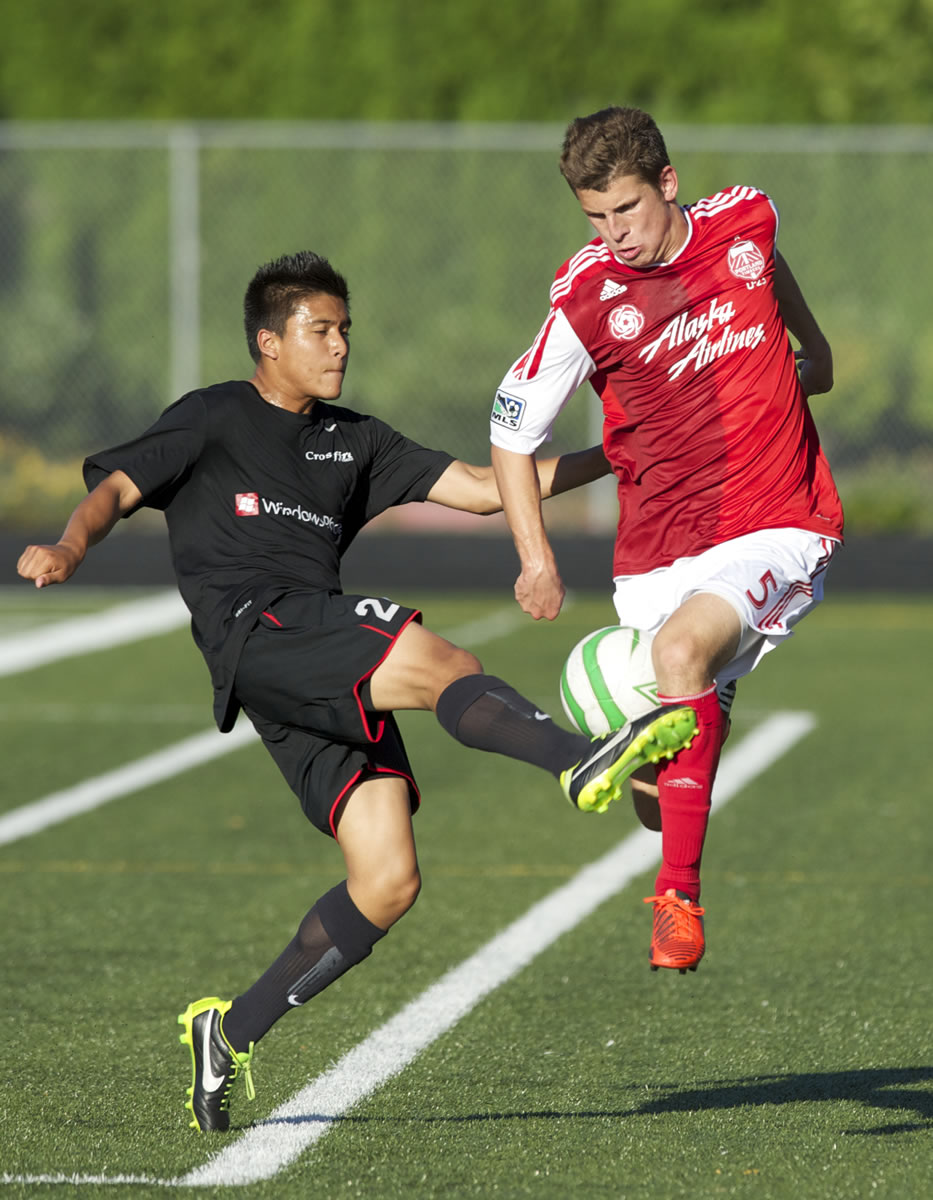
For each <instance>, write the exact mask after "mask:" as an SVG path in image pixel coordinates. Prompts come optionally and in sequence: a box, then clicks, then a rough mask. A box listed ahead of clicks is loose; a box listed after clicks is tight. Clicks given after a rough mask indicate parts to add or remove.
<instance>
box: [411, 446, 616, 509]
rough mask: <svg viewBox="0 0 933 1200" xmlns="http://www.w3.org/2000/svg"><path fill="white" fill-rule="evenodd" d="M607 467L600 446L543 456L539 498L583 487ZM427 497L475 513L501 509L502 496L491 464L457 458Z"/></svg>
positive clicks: (608, 467)
mask: <svg viewBox="0 0 933 1200" xmlns="http://www.w3.org/2000/svg"><path fill="white" fill-rule="evenodd" d="M610 469H611V468H610V466H609V464H608V462H607V461H606V459H605V456H604V455H603V450H602V446H590V447H589V448H588V449H586V450H577V451H574V452H573V453H571V454H562V455H560V456H559V457H555V458H545V459H543V460H542V461H541V462H539V463H537V470H538V479H539V491H540V497H541V499H547V498H548V497H549V496H559V495H560V494H561V493H562V492H569V491H570V490H571V489H572V488H578V487H583V486H584V484H587V483H592V482H593V480H594V479H599V478H601V477H602V476H603V475H607V474H608V473H609V471H610ZM427 498H428V500H431V501H433V502H434V503H435V504H443V505H445V507H447V508H458V509H460V510H461V511H463V512H472V513H477V514H478V515H479V516H489V515H491V514H492V513H498V512H502V498H501V496H500V495H499V488H498V484H497V482H496V476H495V472H494V470H493V468H492V466H485V467H477V466H474V465H473V464H472V463H465V462H461V461H460V460H459V459H458V460H456V461H455V462H452V463H451V464H450V466H449V467H448V468H447V470H446V471H445V472H444V474H443V475H442V476H441V477H440V479H438V481H437V482H436V483H435V484H434V486H433V487H432V488H431V490H430V492H428V496H427Z"/></svg>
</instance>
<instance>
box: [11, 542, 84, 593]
mask: <svg viewBox="0 0 933 1200" xmlns="http://www.w3.org/2000/svg"><path fill="white" fill-rule="evenodd" d="M80 563H81V556H80V555H79V554H78V552H77V550H74V549H72V548H71V547H70V546H65V545H62V544H61V543H59V544H58V545H56V546H27V547H26V549H25V550H24V551H23V553H22V554H21V555H20V557H19V562H18V563H17V564H16V570H17V571H18V572H19V574H20V575H21V576H22V577H23V579H33V580H35V584H36V587H37V588H41V587H48V586H49V584H51V583H64V582H65V580H66V579H70V578H71V576H72V575H73V574H74V573H75V571H76V570H77V568H78V566H79V565H80Z"/></svg>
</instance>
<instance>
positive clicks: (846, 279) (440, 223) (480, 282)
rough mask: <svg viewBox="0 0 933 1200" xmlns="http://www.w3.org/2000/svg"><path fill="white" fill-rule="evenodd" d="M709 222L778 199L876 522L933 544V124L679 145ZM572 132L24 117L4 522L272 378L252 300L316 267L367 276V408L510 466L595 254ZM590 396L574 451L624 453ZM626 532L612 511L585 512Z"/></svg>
mask: <svg viewBox="0 0 933 1200" xmlns="http://www.w3.org/2000/svg"><path fill="white" fill-rule="evenodd" d="M665 132H666V135H667V141H668V148H669V150H670V152H671V156H672V159H673V161H674V162H675V165H676V166H677V168H678V173H679V175H680V181H681V190H680V198H681V200H683V201H689V200H692V199H695V198H698V197H700V196H704V195H708V194H710V193H711V192H714V191H717V190H719V189H720V188H723V187H727V186H730V185H731V184H733V183H750V184H754V185H755V186H757V187H760V188H763V189H764V190H765V191H767V192H769V193H770V194H771V195H772V197H773V198H774V199H775V201H776V203H777V205H778V208H779V210H780V213H781V231H780V245H781V249H782V251H783V253H784V255H785V257H786V258H787V259H788V261H789V262H790V264H791V266H792V268H793V270H794V271H795V273H796V275H797V277H798V279H799V281H800V283H801V285H802V287H803V290H804V293H805V295H806V296H807V298H808V300H809V302H810V304H811V307H812V308H813V310H814V312H815V313H816V315H817V317H818V319H819V320H820V322H821V324H822V325H823V327H824V329H825V330H826V332H827V334H828V336H829V338H830V341H831V343H832V344H833V347H834V350H835V356H836V387H835V390H834V391H833V392H832V393H831V394H830V395H829V396H826V397H818V398H815V399H814V401H813V407H814V412H815V416H816V419H817V424H818V426H819V428H820V431H821V434H822V438H823V441H824V445H825V447H826V450H827V453H828V455H829V457H830V460H831V462H832V464H833V467H834V469H835V472H836V475H837V478H838V480H839V482H840V485H841V488H842V491H843V496H844V500H845V502H846V507H847V511H848V516H849V523H850V528H852V529H858V530H860V531H864V532H876V531H878V530H886V529H891V530H912V531H919V532H924V533H929V532H931V531H933V503H931V501H933V340H931V339H930V337H929V336H928V321H929V313H930V310H931V305H930V299H931V296H930V293H931V282H930V281H931V279H933V241H931V239H930V238H929V237H927V236H926V233H925V230H926V225H927V219H926V211H925V210H926V201H927V196H928V194H929V191H930V188H931V185H933V130H930V129H926V128H919V127H893V128H883V127H872V128H851V127H849V128H787V127H762V128H750V127H733V128H725V127H715V128H708V127H678V128H669V129H667V130H666V131H665ZM562 134H563V129H562V127H560V126H556V125H503V124H489V125H470V124H457V125H446V124H433V123H403V124H391V123H386V124H362V123H354V122H342V123H341V122H337V123H307V124H306V123H295V124H276V123H271V124H270V123H245V124H244V123H229V124H227V123H214V124H183V125H178V124H169V123H166V124H159V123H135V122H117V123H109V122H108V123H100V124H96V123H94V124H88V123H81V122H75V123H64V124H58V123H55V124H46V123H7V124H2V123H0V312H2V321H3V327H4V330H5V333H6V343H7V362H6V371H5V373H4V378H3V381H2V383H0V466H2V472H0V526H2V527H3V528H5V529H7V530H20V529H22V530H36V529H43V530H45V529H54V528H56V527H57V526H58V525H59V524H60V523H61V521H62V520H63V518H64V517H65V516H66V515H67V513H68V511H70V508H71V506H72V505H73V503H74V502H75V501H76V500H77V499H78V498H79V497H80V495H82V494H83V490H82V488H81V483H80V474H79V471H78V465H79V464H80V461H81V459H82V458H83V456H84V455H85V454H86V453H88V452H89V451H91V450H93V449H97V448H100V447H102V446H104V445H111V444H114V443H116V442H119V441H121V440H123V439H125V438H128V437H130V436H132V435H133V434H135V433H136V432H138V431H139V430H140V429H142V428H143V427H144V426H145V425H146V424H148V423H149V422H150V421H151V420H152V419H153V418H154V417H155V416H156V415H157V414H158V413H159V412H160V411H161V409H162V408H163V407H164V406H165V405H166V404H168V403H170V402H171V401H172V400H174V399H176V398H177V397H178V396H179V395H181V394H182V393H183V392H184V391H186V390H187V389H189V388H191V387H195V386H197V385H199V384H206V383H212V382H216V381H218V380H221V379H228V378H244V377H247V376H248V375H249V374H250V373H251V371H252V364H251V362H250V360H249V357H248V355H247V353H246V345H245V339H244V337H243V332H242V314H241V303H242V296H243V291H244V289H245V286H246V283H247V282H248V280H249V278H250V276H251V275H252V273H253V271H254V270H255V268H256V267H257V266H258V265H259V264H260V263H262V262H265V261H267V260H268V259H270V258H273V257H276V256H278V255H280V254H283V253H288V252H291V251H295V250H298V249H313V250H316V251H318V252H320V253H323V254H325V255H327V256H328V257H329V258H330V259H331V260H332V261H333V263H334V264H335V266H337V267H338V269H340V270H341V271H343V272H344V274H345V275H346V276H347V277H348V279H349V282H350V288H351V297H352V308H353V319H354V327H353V356H352V360H351V369H350V374H349V376H348V381H347V384H346V387H345V391H344V401H345V402H346V403H347V404H349V405H350V406H351V407H357V408H360V409H364V410H367V411H371V412H373V413H376V414H378V415H380V416H382V417H384V418H385V419H386V420H388V421H389V422H390V423H391V424H394V425H396V426H398V427H400V428H402V429H403V430H404V431H405V432H407V433H409V434H410V435H411V436H413V437H416V438H418V439H420V440H421V441H423V442H425V443H427V444H429V445H434V446H440V447H443V448H445V449H448V450H450V451H452V452H453V453H455V454H456V455H458V456H459V457H461V458H465V459H467V460H471V461H475V462H486V461H488V455H489V450H488V413H489V409H490V405H491V400H492V395H493V393H494V390H495V387H496V385H497V383H498V382H499V380H500V378H501V377H502V375H503V374H504V372H505V371H506V369H507V368H508V367H509V366H510V364H511V363H512V361H513V360H514V359H515V358H516V357H517V356H518V355H519V354H520V353H521V352H522V351H524V350H525V349H526V347H527V346H528V344H529V343H530V342H531V340H532V338H533V337H534V334H535V333H536V332H537V329H538V326H539V324H540V322H541V321H542V319H543V317H544V316H545V314H546V310H547V296H548V288H549V285H550V282H551V279H552V277H553V273H554V270H555V269H556V267H557V266H558V265H559V264H560V263H561V262H562V261H563V260H564V258H566V257H567V256H569V255H570V254H571V253H573V252H574V251H575V250H576V249H578V248H579V246H580V245H582V243H583V242H584V241H586V240H587V239H588V237H589V236H590V231H589V226H588V225H587V224H586V222H585V221H584V219H583V217H582V216H581V214H580V212H579V209H578V207H577V205H576V203H575V202H574V200H573V198H572V196H571V195H570V193H569V191H568V189H567V186H566V184H565V183H564V182H563V180H562V179H561V177H560V175H559V173H558V170H557V155H558V150H559V146H560V142H561V138H562ZM598 428H599V420H598V414H597V413H596V411H595V405H594V403H593V400H592V399H591V396H590V394H589V392H588V389H583V390H581V394H580V395H579V396H577V397H575V398H574V400H573V401H572V402H571V404H570V406H568V409H567V410H565V413H564V414H563V415H562V417H561V419H560V421H559V422H558V425H557V428H556V431H555V441H554V448H555V449H556V450H563V449H567V448H572V447H576V446H580V445H582V444H587V443H589V442H590V441H592V440H597V439H598V436H599V435H598ZM561 512H562V516H561V517H560V520H561V521H562V522H563V523H564V524H569V525H570V526H579V527H580V528H581V529H583V528H587V529H590V530H594V529H604V528H606V527H608V526H611V524H612V520H613V504H612V502H611V499H609V500H608V501H607V498H606V493H605V491H603V492H602V493H600V492H599V490H598V489H596V490H595V491H594V492H593V494H592V496H591V497H590V498H589V500H588V501H583V500H581V501H580V502H579V503H575V504H573V505H570V506H569V507H565V508H563V509H562V510H561Z"/></svg>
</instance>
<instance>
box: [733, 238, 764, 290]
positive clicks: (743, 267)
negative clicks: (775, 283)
mask: <svg viewBox="0 0 933 1200" xmlns="http://www.w3.org/2000/svg"><path fill="white" fill-rule="evenodd" d="M727 261H728V263H729V270H730V271H731V272H732V274H733V275H734V276H735V277H736V279H744V280H745V281H746V282H752V281H753V280H755V279H759V278H760V277H761V275H762V273H763V272H764V269H765V256H764V255H763V254H762V253H761V251H760V250H759V249H758V247H757V246H756V245H755V243H754V242H748V241H746V242H736V243H735V244H734V245H732V246H730V247H729V255H728V258H727Z"/></svg>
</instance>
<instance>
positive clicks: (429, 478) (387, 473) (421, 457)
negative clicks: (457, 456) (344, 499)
mask: <svg viewBox="0 0 933 1200" xmlns="http://www.w3.org/2000/svg"><path fill="white" fill-rule="evenodd" d="M368 432H369V437H370V453H371V458H370V467H369V473H368V481H367V482H368V487H367V497H366V507H365V520H366V521H370V520H372V518H373V517H375V516H378V514H379V513H381V512H385V510H386V509H387V508H392V507H394V506H395V505H396V504H407V503H409V501H412V500H424V499H425V498H426V497H427V494H428V492H429V491H430V490H431V488H432V487H433V486H434V484H435V483H437V481H438V479H440V477H441V475H443V473H444V472H445V471H446V470H447V468H448V467H449V466H450V464H451V463H452V462H453V461H454V459H453V455H452V454H448V453H447V452H446V451H444V450H430V449H428V447H426V446H422V445H420V443H418V442H415V441H412V439H411V438H407V437H405V435H404V434H401V433H399V432H398V431H397V430H395V429H393V428H392V427H391V426H390V425H386V423H385V422H384V421H380V420H378V419H376V418H375V417H374V418H372V420H371V423H370V427H369V431H368Z"/></svg>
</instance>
